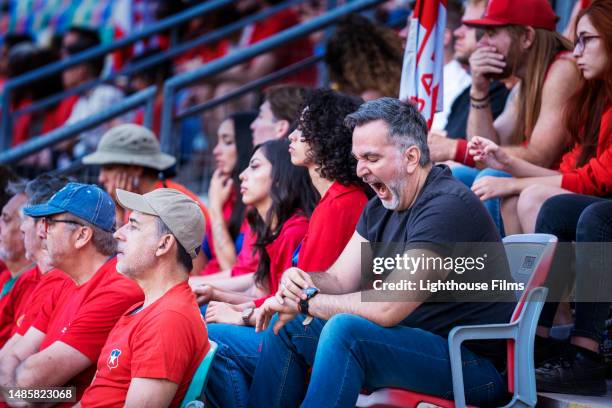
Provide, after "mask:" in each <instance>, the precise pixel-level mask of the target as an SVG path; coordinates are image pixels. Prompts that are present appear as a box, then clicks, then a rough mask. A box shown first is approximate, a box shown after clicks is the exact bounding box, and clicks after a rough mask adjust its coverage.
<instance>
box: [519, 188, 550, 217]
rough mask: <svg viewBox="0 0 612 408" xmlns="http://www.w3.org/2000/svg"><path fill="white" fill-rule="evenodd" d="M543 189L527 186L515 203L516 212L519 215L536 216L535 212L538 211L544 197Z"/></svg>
mask: <svg viewBox="0 0 612 408" xmlns="http://www.w3.org/2000/svg"><path fill="white" fill-rule="evenodd" d="M544 190H545V189H543V188H542V186H538V185H533V186H529V187H527V188H526V189H524V190H523V191H522V192H521V195H520V196H519V199H518V202H517V210H518V213H519V214H531V213H533V217H534V218H535V217H536V216H537V214H536V211H538V210H539V208H540V206H541V205H542V201H544V197H545V196H546V192H545V191H544Z"/></svg>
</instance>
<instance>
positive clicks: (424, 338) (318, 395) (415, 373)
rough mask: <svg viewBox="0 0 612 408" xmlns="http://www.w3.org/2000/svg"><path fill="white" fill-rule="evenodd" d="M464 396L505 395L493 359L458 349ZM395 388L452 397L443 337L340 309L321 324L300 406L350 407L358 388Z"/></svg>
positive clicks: (490, 400) (485, 400)
mask: <svg viewBox="0 0 612 408" xmlns="http://www.w3.org/2000/svg"><path fill="white" fill-rule="evenodd" d="M462 359H463V375H464V381H465V389H466V397H467V401H468V402H469V403H470V404H475V405H478V406H486V405H491V404H494V403H495V402H497V401H498V400H499V399H500V398H502V397H503V396H504V394H505V390H506V386H505V384H504V381H503V379H502V377H501V375H500V374H499V372H498V371H497V370H496V369H495V367H494V365H493V363H491V361H489V360H488V359H486V358H482V357H479V356H477V355H476V354H474V353H472V352H471V351H469V350H468V349H466V348H464V349H463V351H462ZM382 387H400V388H405V389H409V390H413V391H417V392H421V393H425V394H431V395H435V396H439V397H442V398H447V399H452V397H453V393H452V389H453V387H452V377H451V371H450V360H449V351H448V341H447V339H445V338H443V337H441V336H438V335H436V334H433V333H430V332H427V331H424V330H421V329H417V328H412V327H405V326H395V327H391V328H385V327H381V326H379V325H377V324H375V323H373V322H370V321H369V320H366V319H364V318H361V317H359V316H355V315H349V314H340V315H336V316H334V317H332V318H331V319H330V320H329V321H328V323H327V324H326V326H325V328H324V329H323V332H322V333H321V336H320V339H319V345H318V348H317V353H316V357H315V361H314V367H313V371H312V375H311V378H310V384H309V386H308V392H307V394H306V398H305V399H304V401H303V403H302V405H301V406H302V408H304V407H307V408H314V407H316V408H318V407H354V406H355V402H356V401H357V397H358V395H359V391H360V390H361V389H362V388H366V389H377V388H382Z"/></svg>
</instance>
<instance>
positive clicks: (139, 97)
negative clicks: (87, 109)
mask: <svg viewBox="0 0 612 408" xmlns="http://www.w3.org/2000/svg"><path fill="white" fill-rule="evenodd" d="M155 93H156V87H155V86H150V87H148V88H146V89H143V90H142V91H140V92H137V93H135V94H133V95H131V96H128V97H127V98H125V99H123V100H121V101H119V102H117V103H115V104H113V105H112V106H110V107H109V108H107V109H106V110H104V111H101V112H98V113H96V114H93V115H91V116H89V117H87V118H85V119H83V120H81V121H79V122H77V123H75V124H72V125H65V126H62V127H60V128H58V129H55V130H53V131H51V132H49V133H47V134H45V135H41V136H36V137H34V138H32V139H30V140H28V141H27V142H25V143H22V144H20V145H18V146H15V147H13V148H12V149H10V150H8V151H3V152H0V163H2V164H11V163H16V162H18V161H19V160H21V159H23V158H25V157H27V156H30V155H32V154H35V153H38V152H39V151H41V150H43V149H46V148H48V147H51V146H53V145H56V144H58V143H61V142H63V141H65V140H68V139H71V138H73V137H74V136H76V135H78V134H79V133H81V132H83V131H86V130H90V129H93V128H95V127H97V126H99V125H101V124H102V123H105V122H107V121H109V120H111V119H114V118H117V117H119V116H121V115H123V114H125V113H127V112H130V111H132V110H134V109H136V108H139V107H141V106H145V116H144V123H145V126H147V127H149V128H150V127H151V123H152V121H153V104H154V101H155Z"/></svg>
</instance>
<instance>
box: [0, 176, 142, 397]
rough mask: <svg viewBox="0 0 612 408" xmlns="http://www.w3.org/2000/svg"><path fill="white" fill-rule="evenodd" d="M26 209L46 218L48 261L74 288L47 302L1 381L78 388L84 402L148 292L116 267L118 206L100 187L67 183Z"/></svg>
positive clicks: (1, 368)
mask: <svg viewBox="0 0 612 408" xmlns="http://www.w3.org/2000/svg"><path fill="white" fill-rule="evenodd" d="M23 212H24V213H25V214H26V215H28V216H30V217H35V218H42V223H43V225H44V233H43V247H45V248H46V249H47V251H48V254H49V262H50V264H51V266H53V267H55V268H57V269H60V270H62V271H63V272H64V273H65V274H66V275H67V276H68V277H70V279H71V280H72V281H73V282H74V283H71V282H68V283H67V284H66V285H64V287H63V288H62V290H61V293H60V294H59V296H58V297H57V298H56V299H55V302H54V303H53V302H51V300H50V301H49V302H45V303H44V304H43V305H42V308H41V310H40V313H39V314H38V316H37V317H36V320H35V321H34V322H33V324H32V327H30V328H29V329H28V331H27V332H26V333H25V335H24V336H23V338H21V339H20V340H19V342H17V343H16V344H15V345H14V346H13V347H12V349H11V350H10V351H9V352H7V353H2V356H0V384H1V385H2V386H3V387H23V388H33V387H50V386H63V385H65V386H74V387H76V394H77V398H78V397H79V396H80V394H81V393H82V392H83V390H84V389H85V388H86V387H87V385H89V384H90V383H91V379H92V378H93V375H94V372H95V367H94V366H93V363H94V362H95V361H97V360H98V356H99V354H100V350H101V349H102V346H103V345H104V342H105V341H106V337H107V336H108V333H109V332H110V330H111V329H112V328H113V326H114V325H115V323H116V322H117V320H118V319H119V317H121V315H122V314H123V313H125V311H126V310H127V309H128V307H130V306H131V305H133V304H134V303H136V302H139V301H141V300H142V298H143V294H142V290H141V289H140V288H139V287H138V285H136V284H134V282H132V281H131V280H129V279H127V278H125V277H124V276H122V275H120V274H118V273H117V271H116V269H115V263H116V260H115V258H114V255H115V252H116V248H117V243H116V242H115V240H114V238H113V235H112V231H113V224H114V221H115V205H114V203H113V200H112V199H111V197H110V196H109V195H108V194H107V193H106V192H104V191H103V190H102V189H100V188H99V187H97V186H94V185H90V184H79V183H68V184H67V185H66V186H65V187H63V188H62V189H61V190H60V191H58V192H57V193H56V194H54V195H53V196H52V197H51V199H50V200H49V201H48V202H47V203H45V204H39V205H34V206H31V207H26V208H24V210H23ZM50 298H51V297H50ZM5 390H6V388H4V389H3V391H5ZM4 397H5V401H8V402H10V401H11V400H9V399H8V395H7V394H5V395H4ZM12 401H14V400H12Z"/></svg>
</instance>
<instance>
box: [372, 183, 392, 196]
mask: <svg viewBox="0 0 612 408" xmlns="http://www.w3.org/2000/svg"><path fill="white" fill-rule="evenodd" d="M370 186H372V188H373V189H374V192H375V193H376V195H378V197H380V198H383V197H386V196H387V193H388V192H389V189H388V188H387V186H386V185H385V184H384V183H380V182H378V183H371V184H370Z"/></svg>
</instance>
